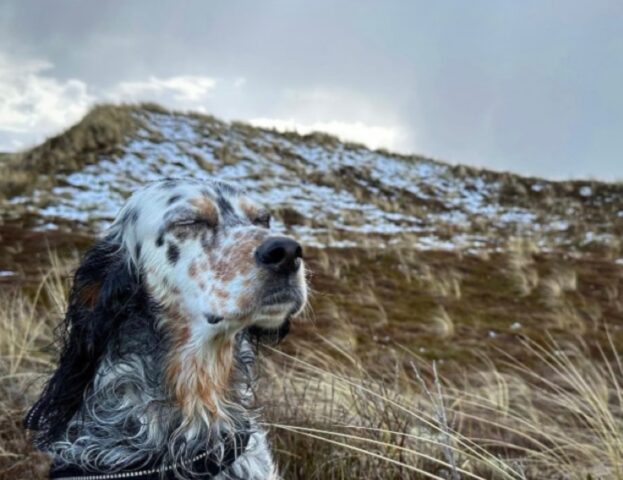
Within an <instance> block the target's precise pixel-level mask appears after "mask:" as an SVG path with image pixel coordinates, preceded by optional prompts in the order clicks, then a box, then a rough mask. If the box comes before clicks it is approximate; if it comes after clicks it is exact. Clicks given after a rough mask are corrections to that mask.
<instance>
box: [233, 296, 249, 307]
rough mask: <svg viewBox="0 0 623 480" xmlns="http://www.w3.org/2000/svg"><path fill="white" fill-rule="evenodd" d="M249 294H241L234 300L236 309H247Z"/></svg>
mask: <svg viewBox="0 0 623 480" xmlns="http://www.w3.org/2000/svg"><path fill="white" fill-rule="evenodd" d="M251 300H252V297H251V295H241V296H240V297H239V298H238V301H237V302H236V306H237V307H238V310H248V309H249V307H250V306H251Z"/></svg>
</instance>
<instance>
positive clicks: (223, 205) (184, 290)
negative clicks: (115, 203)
mask: <svg viewBox="0 0 623 480" xmlns="http://www.w3.org/2000/svg"><path fill="white" fill-rule="evenodd" d="M112 235H113V236H116V237H117V238H118V239H119V240H120V241H121V242H122V243H123V245H124V248H125V250H126V251H128V252H130V255H131V256H132V261H133V263H134V264H135V265H137V267H138V270H139V271H140V273H141V275H142V277H143V278H144V280H145V284H146V288H147V291H148V292H149V293H150V294H151V295H152V296H153V298H154V299H155V300H156V302H158V303H159V304H160V305H161V306H162V308H163V309H164V310H165V311H166V312H167V313H168V315H165V316H163V318H164V319H165V321H170V322H183V323H184V324H185V327H187V329H188V331H187V334H188V335H190V336H192V337H195V336H198V337H204V336H210V335H221V334H223V333H226V332H228V331H235V330H238V329H240V328H243V327H248V326H255V327H259V328H264V329H279V328H280V327H281V326H282V325H283V324H284V322H285V321H286V319H288V318H289V317H290V316H292V315H293V314H296V313H298V312H299V311H300V310H301V309H302V308H303V305H304V304H305V301H306V285H305V271H304V269H305V267H304V263H303V260H302V249H301V246H300V245H299V244H298V243H297V242H296V241H294V240H293V239H291V238H288V237H283V236H274V235H271V233H270V214H269V212H268V211H267V210H266V209H265V208H263V207H261V206H260V205H258V204H256V203H255V202H254V201H252V200H251V199H250V198H248V197H247V196H246V195H245V194H244V193H243V192H242V191H240V190H238V189H236V188H235V187H233V186H232V185H230V184H226V183H221V182H211V183H205V182H195V181H179V180H169V181H165V182H163V183H159V184H155V185H152V186H150V187H148V188H146V189H144V190H142V191H140V192H137V193H136V194H135V195H133V196H132V198H131V199H130V200H129V201H128V203H127V204H126V206H125V207H124V208H123V210H122V211H121V213H120V215H119V218H118V219H117V221H116V222H115V224H114V225H113V227H112ZM173 328H175V327H173Z"/></svg>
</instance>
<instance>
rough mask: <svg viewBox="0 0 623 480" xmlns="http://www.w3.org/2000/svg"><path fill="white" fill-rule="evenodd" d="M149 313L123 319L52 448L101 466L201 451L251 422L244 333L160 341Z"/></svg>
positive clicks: (178, 458)
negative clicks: (190, 341) (92, 377)
mask: <svg viewBox="0 0 623 480" xmlns="http://www.w3.org/2000/svg"><path fill="white" fill-rule="evenodd" d="M159 323H160V322H154V321H153V319H152V318H136V319H134V320H133V321H132V322H125V324H124V325H125V326H124V328H122V329H121V330H120V331H119V332H118V334H117V337H116V339H115V341H114V342H111V346H110V348H109V349H108V350H107V351H106V354H105V356H104V358H103V359H102V361H101V364H100V366H99V368H98V371H97V374H96V376H95V378H94V381H93V384H92V387H91V388H90V389H88V390H87V392H86V393H85V396H84V401H83V403H82V406H81V408H80V410H79V411H78V412H77V414H76V415H75V416H74V418H73V419H72V421H71V422H70V423H69V425H68V428H67V432H66V435H64V438H61V439H59V441H57V442H55V443H54V444H53V445H52V447H53V453H54V454H56V455H57V456H58V457H60V458H61V459H63V460H65V461H68V462H69V463H75V464H80V465H84V466H86V467H89V468H93V469H98V470H107V469H108V470H109V469H118V468H123V467H124V466H126V465H132V464H136V463H141V462H144V463H145V464H153V463H154V462H169V463H171V462H179V461H184V460H187V459H191V458H194V457H196V456H197V455H200V454H201V453H202V452H204V451H205V450H206V449H207V448H209V447H211V446H213V445H215V444H217V443H218V442H222V439H223V438H224V437H226V436H227V435H233V434H235V433H237V432H239V431H240V430H244V429H245V426H248V421H249V419H250V418H251V413H250V404H251V402H252V398H251V396H252V393H251V389H250V385H251V377H252V364H253V362H254V354H253V350H252V348H251V346H250V344H249V342H248V341H247V340H246V338H245V336H244V334H243V333H242V332H240V333H239V334H238V335H236V336H235V337H229V338H228V337H214V338H210V339H207V340H206V341H205V342H199V343H197V342H196V343H188V342H186V343H184V344H183V345H182V344H180V343H177V344H176V342H179V341H181V339H180V338H178V337H176V336H175V335H169V336H168V337H167V338H166V341H165V342H163V341H162V338H163V337H162V335H161V332H158V330H157V327H156V325H158V324H159Z"/></svg>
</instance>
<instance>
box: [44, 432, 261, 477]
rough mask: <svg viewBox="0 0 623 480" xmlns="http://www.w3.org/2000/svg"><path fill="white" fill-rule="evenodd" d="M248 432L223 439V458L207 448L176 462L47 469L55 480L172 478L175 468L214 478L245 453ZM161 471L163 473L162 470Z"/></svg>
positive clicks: (73, 466) (69, 466) (72, 465)
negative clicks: (103, 468)
mask: <svg viewBox="0 0 623 480" xmlns="http://www.w3.org/2000/svg"><path fill="white" fill-rule="evenodd" d="M250 437H251V434H250V433H249V431H248V430H246V429H245V430H243V431H241V432H239V433H236V434H234V435H233V436H228V437H227V438H226V439H224V440H223V442H224V446H225V451H224V454H223V456H222V457H220V455H218V452H216V454H215V453H213V452H212V451H211V450H208V451H206V452H204V453H202V454H200V455H197V456H195V457H194V458H191V459H189V460H187V461H183V462H181V463H179V464H177V465H162V464H160V465H147V466H146V465H144V464H141V465H140V466H138V467H137V466H129V467H126V468H123V469H122V470H114V471H109V472H106V473H102V472H94V471H93V470H90V469H86V468H84V467H81V466H79V465H75V464H67V463H63V464H60V463H54V464H53V465H52V467H51V468H50V478H51V479H56V480H114V479H121V478H124V479H126V478H127V479H132V480H134V479H136V480H173V479H176V478H178V477H176V476H175V471H176V470H177V471H178V472H184V471H186V472H188V473H191V472H192V474H193V476H192V478H193V479H194V478H197V479H202V480H207V479H210V478H213V477H216V476H217V475H219V474H220V473H222V472H223V471H224V470H225V469H227V468H228V467H230V466H231V465H232V464H233V463H234V462H235V461H236V459H237V458H238V457H240V455H242V454H243V453H244V451H245V450H246V448H247V445H248V443H249V438H250ZM163 472H164V473H163Z"/></svg>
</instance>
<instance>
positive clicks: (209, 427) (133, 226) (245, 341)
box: [25, 180, 306, 479]
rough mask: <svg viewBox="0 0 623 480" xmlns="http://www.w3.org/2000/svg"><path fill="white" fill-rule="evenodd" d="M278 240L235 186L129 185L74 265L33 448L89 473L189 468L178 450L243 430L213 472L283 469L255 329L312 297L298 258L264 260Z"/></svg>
mask: <svg viewBox="0 0 623 480" xmlns="http://www.w3.org/2000/svg"><path fill="white" fill-rule="evenodd" d="M275 238H277V237H272V236H270V233H269V230H268V221H267V220H266V213H265V211H264V210H263V209H262V208H261V207H259V206H257V205H255V204H254V203H253V202H252V201H250V200H249V199H248V198H247V197H246V196H245V195H244V193H243V192H241V191H239V190H237V189H235V188H234V187H233V186H231V185H229V184H225V183H221V182H208V183H206V182H197V181H192V180H167V181H164V182H159V183H157V184H153V185H150V186H148V187H146V188H144V189H143V190H141V191H139V192H137V193H136V194H134V195H133V196H132V198H131V199H130V200H129V201H128V203H127V204H126V206H124V208H123V209H122V211H121V212H120V214H119V216H118V217H117V219H116V220H115V222H114V223H113V225H112V226H111V227H110V229H109V231H108V232H107V234H106V235H105V237H104V238H103V239H102V240H100V241H99V242H98V243H97V244H96V245H94V246H93V247H92V248H91V249H90V250H89V251H88V252H87V253H86V255H85V257H84V260H83V262H82V264H81V265H80V267H79V268H78V270H77V271H76V274H75V277H74V283H73V287H72V290H71V293H70V300H69V306H68V309H67V313H66V316H65V319H64V321H63V322H62V324H61V326H60V330H59V333H60V340H61V352H60V357H59V362H58V368H57V370H56V371H55V372H54V374H53V375H52V377H51V378H50V380H49V381H48V383H47V385H46V387H45V388H44V390H43V392H42V394H41V397H40V399H39V400H38V401H37V403H36V404H35V405H34V406H33V407H32V409H31V411H30V412H29V414H28V416H27V417H26V420H25V424H26V426H27V428H29V429H32V430H35V431H36V435H35V441H36V444H37V445H38V447H39V448H41V449H42V450H44V451H47V452H49V453H50V454H51V455H53V456H54V458H55V462H56V464H57V465H78V466H80V468H81V469H83V470H84V471H85V472H117V471H123V470H124V469H128V468H133V469H136V468H139V469H140V468H141V467H147V466H154V465H172V466H173V474H174V476H175V478H180V479H183V478H192V477H193V472H192V471H189V469H188V466H187V464H184V463H183V461H187V460H189V459H192V458H193V457H196V456H197V455H199V454H201V453H204V452H206V451H207V450H209V451H210V452H214V453H213V455H215V456H216V458H223V457H224V456H225V453H226V452H225V450H226V441H225V440H226V439H230V440H231V438H233V435H234V434H236V433H240V432H247V433H248V434H249V437H248V438H249V440H248V443H247V445H246V448H245V450H244V452H243V453H242V455H240V456H239V457H238V458H237V459H236V460H235V462H234V463H233V464H231V465H229V466H226V467H227V468H226V469H225V470H224V471H223V472H221V474H220V475H219V476H218V478H246V479H265V478H274V476H275V475H276V469H275V466H274V464H273V461H272V457H271V455H270V451H269V448H268V444H267V441H266V436H265V433H264V432H263V431H262V430H261V429H260V428H259V426H258V424H257V422H256V414H257V412H256V411H255V410H254V394H253V393H254V390H253V387H254V385H255V373H254V368H253V365H254V361H255V349H254V348H253V347H252V342H251V341H250V340H251V337H252V336H256V337H263V338H267V337H270V336H273V337H274V336H276V337H277V338H280V337H282V336H283V335H285V334H286V333H287V331H288V328H289V319H290V317H291V316H292V315H294V314H296V313H298V312H299V311H300V310H301V308H302V307H303V305H304V303H305V299H306V287H305V278H304V268H303V266H302V262H301V260H300V258H298V259H297V258H294V257H292V258H291V259H288V260H291V261H292V262H294V263H292V265H293V266H291V267H292V268H291V269H290V270H287V272H286V274H284V273H283V272H279V273H275V271H274V270H275V269H274V268H273V269H272V270H271V269H270V268H266V265H265V264H264V263H262V262H263V261H259V260H258V257H257V252H258V250H259V249H261V248H264V249H265V248H266V244H267V242H270V241H272V239H275ZM275 251H276V250H275ZM298 251H299V252H300V247H299V250H298ZM273 253H274V252H273ZM295 256H297V257H300V253H298V254H297V255H295ZM270 261H273V260H270ZM296 262H298V263H296ZM270 266H271V267H272V266H273V265H270ZM284 292H285V295H286V296H285V297H284V299H282V300H278V301H277V300H275V299H276V298H277V299H281V298H282V297H281V296H282V295H283V294H284Z"/></svg>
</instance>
